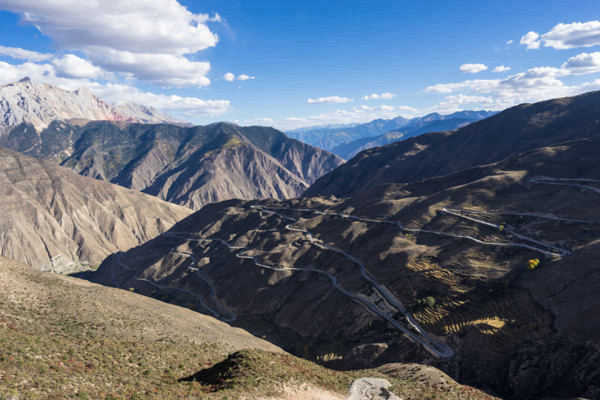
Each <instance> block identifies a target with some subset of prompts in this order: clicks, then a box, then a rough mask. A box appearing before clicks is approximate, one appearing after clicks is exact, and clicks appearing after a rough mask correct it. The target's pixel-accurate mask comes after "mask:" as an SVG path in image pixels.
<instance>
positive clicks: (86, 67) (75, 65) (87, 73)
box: [52, 54, 103, 79]
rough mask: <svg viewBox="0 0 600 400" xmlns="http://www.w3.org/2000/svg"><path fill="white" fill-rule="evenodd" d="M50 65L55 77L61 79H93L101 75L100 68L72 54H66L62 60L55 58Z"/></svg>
mask: <svg viewBox="0 0 600 400" xmlns="http://www.w3.org/2000/svg"><path fill="white" fill-rule="evenodd" d="M52 64H54V68H55V71H56V76H59V77H63V78H76V79H85V78H92V79H94V78H100V77H101V76H102V75H103V73H102V69H101V68H98V67H96V66H94V65H93V64H92V63H91V62H89V61H87V60H84V59H83V58H80V57H77V56H76V55H74V54H66V55H64V56H63V57H62V58H55V59H54V60H53V61H52Z"/></svg>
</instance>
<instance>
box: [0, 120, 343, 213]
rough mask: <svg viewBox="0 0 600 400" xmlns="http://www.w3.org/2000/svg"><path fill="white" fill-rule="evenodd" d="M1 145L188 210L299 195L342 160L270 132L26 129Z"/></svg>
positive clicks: (59, 124)
mask: <svg viewBox="0 0 600 400" xmlns="http://www.w3.org/2000/svg"><path fill="white" fill-rule="evenodd" d="M0 145H3V146H6V147H9V148H11V149H13V150H16V151H20V152H22V153H24V154H26V155H30V156H34V157H37V158H42V159H47V160H51V161H54V162H56V163H59V164H60V165H62V166H65V167H68V168H71V169H73V170H75V171H76V172H78V173H80V174H82V175H86V176H91V177H93V178H97V179H101V180H106V181H109V182H112V183H116V184H118V185H121V186H124V187H127V188H130V189H134V190H138V191H143V192H145V193H148V194H151V195H154V196H158V197H160V198H162V199H163V200H167V201H170V202H174V203H176V204H180V205H184V206H187V207H190V208H196V209H197V208H199V207H201V206H202V205H204V204H206V203H208V202H213V201H220V200H227V199H230V198H242V199H254V198H267V197H276V198H290V197H296V196H299V195H300V194H301V193H302V192H303V191H304V190H305V189H306V188H307V187H308V186H309V185H310V184H311V183H313V182H314V181H315V180H316V179H317V178H318V177H319V176H321V175H323V174H325V173H326V172H328V171H330V170H332V169H333V168H335V167H337V166H338V165H340V164H341V163H342V160H341V159H340V158H339V157H337V156H335V155H333V154H331V153H329V152H327V151H325V150H321V149H318V148H315V147H312V146H309V145H307V144H305V143H302V142H299V141H297V140H294V139H289V138H288V137H287V136H286V135H285V134H284V133H282V132H280V131H278V130H276V129H273V128H267V127H258V126H250V127H240V126H237V125H235V124H231V123H214V124H211V125H207V126H191V127H189V126H178V125H173V124H139V123H130V122H126V121H116V122H111V121H89V122H85V121H74V120H71V121H53V122H51V123H50V125H49V126H48V127H47V128H46V129H44V130H43V131H41V132H39V133H37V132H36V131H35V130H34V129H33V127H31V126H28V125H26V124H21V125H19V126H16V127H14V128H12V129H11V130H10V131H9V132H8V133H7V134H5V135H4V136H2V137H0Z"/></svg>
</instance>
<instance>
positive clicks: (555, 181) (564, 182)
mask: <svg viewBox="0 0 600 400" xmlns="http://www.w3.org/2000/svg"><path fill="white" fill-rule="evenodd" d="M529 182H531V183H534V184H535V183H542V184H545V185H558V186H573V187H577V188H579V189H584V190H589V191H591V192H593V193H595V194H600V189H599V188H597V187H594V186H589V185H582V184H581V183H580V182H583V183H600V180H597V179H587V178H552V177H549V176H538V177H534V178H531V179H529Z"/></svg>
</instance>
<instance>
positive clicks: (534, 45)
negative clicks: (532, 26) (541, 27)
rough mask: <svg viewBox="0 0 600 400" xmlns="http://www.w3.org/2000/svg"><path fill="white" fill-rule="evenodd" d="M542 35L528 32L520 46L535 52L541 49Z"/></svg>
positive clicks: (522, 38)
mask: <svg viewBox="0 0 600 400" xmlns="http://www.w3.org/2000/svg"><path fill="white" fill-rule="evenodd" d="M539 37H540V35H539V34H538V33H536V32H533V31H532V32H527V33H526V34H525V35H523V37H521V41H520V42H519V44H522V45H523V46H527V50H535V49H539V48H540V41H539V40H538V38H539Z"/></svg>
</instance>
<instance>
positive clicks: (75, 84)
mask: <svg viewBox="0 0 600 400" xmlns="http://www.w3.org/2000/svg"><path fill="white" fill-rule="evenodd" d="M25 77H30V78H31V79H32V80H33V81H34V82H36V83H48V84H50V85H54V86H58V87H60V88H62V89H65V90H76V89H79V88H82V87H87V88H89V89H90V90H91V91H92V92H93V93H95V94H96V95H97V96H98V97H100V98H101V99H103V100H105V101H107V102H109V103H116V102H120V101H130V102H133V103H138V104H144V105H147V106H151V107H155V108H156V109H158V110H160V111H165V112H169V113H171V114H173V115H174V116H176V117H179V118H183V119H188V120H190V119H191V120H193V119H194V118H201V117H207V116H218V115H222V114H225V113H227V112H229V111H230V108H231V104H230V102H229V100H204V99H200V98H197V97H182V96H177V95H166V94H156V93H152V92H144V91H141V90H139V89H137V88H135V87H133V86H130V85H126V84H113V83H107V84H104V85H103V84H100V83H98V82H92V81H90V80H89V79H81V78H65V77H60V76H57V74H56V70H55V67H54V66H53V65H52V64H36V63H31V62H26V63H23V64H19V65H13V64H9V63H5V62H1V61H0V85H3V84H7V83H11V82H15V81H17V80H19V79H22V78H25Z"/></svg>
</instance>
